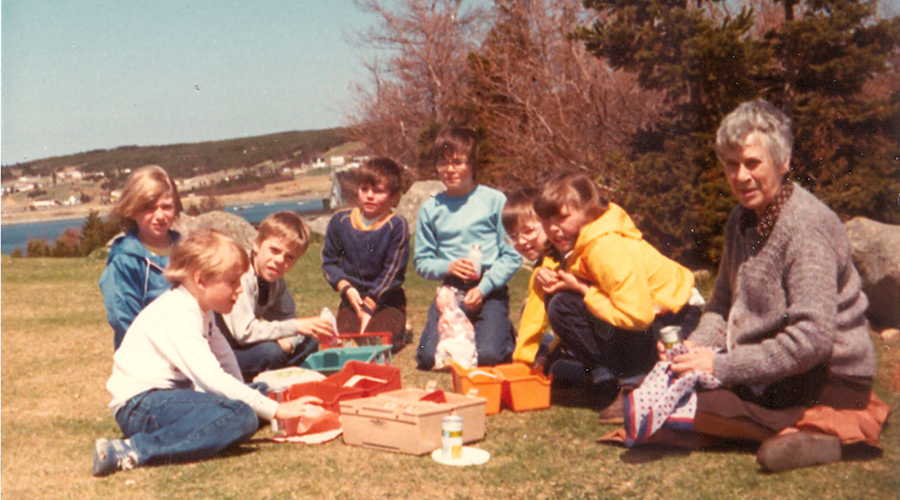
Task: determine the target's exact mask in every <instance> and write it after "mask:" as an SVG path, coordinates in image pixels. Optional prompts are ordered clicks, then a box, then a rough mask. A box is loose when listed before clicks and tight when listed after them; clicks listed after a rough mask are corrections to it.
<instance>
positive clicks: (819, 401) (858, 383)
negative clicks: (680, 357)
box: [694, 370, 872, 441]
mask: <svg viewBox="0 0 900 500" xmlns="http://www.w3.org/2000/svg"><path fill="white" fill-rule="evenodd" d="M814 372H816V371H814ZM814 372H810V373H806V374H804V376H803V377H797V378H789V379H785V380H783V381H780V382H777V383H775V384H772V385H770V386H769V387H767V388H766V390H765V391H764V392H763V393H762V394H759V395H757V394H756V393H754V392H753V391H752V390H751V389H750V388H749V387H747V386H736V387H731V388H727V389H713V390H709V391H700V392H698V393H697V414H696V416H695V421H694V430H695V431H696V432H701V433H704V434H711V435H714V436H720V437H734V438H739V439H752V440H756V441H759V440H763V439H765V438H767V437H769V436H772V435H775V434H777V433H778V432H780V431H781V430H783V429H785V428H788V427H793V426H794V425H796V424H797V422H798V421H799V420H800V419H801V418H802V417H803V415H804V413H805V412H806V411H807V410H808V409H810V408H813V407H820V406H824V407H829V408H832V409H835V410H844V409H847V410H864V409H866V408H867V407H868V406H869V403H870V399H871V395H872V379H871V378H864V377H834V376H831V377H826V376H825V373H824V370H822V372H821V373H814Z"/></svg>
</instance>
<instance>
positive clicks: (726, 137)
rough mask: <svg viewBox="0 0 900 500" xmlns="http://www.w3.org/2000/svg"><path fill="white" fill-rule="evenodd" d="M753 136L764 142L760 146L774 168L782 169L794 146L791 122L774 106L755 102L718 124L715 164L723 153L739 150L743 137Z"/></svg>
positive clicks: (744, 104)
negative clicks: (763, 148)
mask: <svg viewBox="0 0 900 500" xmlns="http://www.w3.org/2000/svg"><path fill="white" fill-rule="evenodd" d="M753 132H757V133H759V134H760V135H761V136H763V137H764V138H765V142H764V146H765V148H766V150H767V151H768V153H769V158H770V159H771V160H772V161H773V162H774V163H775V164H776V165H783V164H784V163H785V162H787V161H789V160H790V159H791V152H792V147H793V142H794V137H793V134H792V133H791V119H790V118H788V117H787V116H786V115H785V114H784V113H782V112H781V111H779V110H778V108H776V107H775V106H772V105H771V104H769V103H768V102H766V101H764V100H762V99H757V100H755V101H748V102H745V103H743V104H741V105H740V106H738V107H737V108H736V109H735V110H734V111H732V112H731V113H728V116H726V117H725V118H724V119H723V120H722V123H721V125H719V131H718V132H716V156H718V157H719V161H722V154H723V153H724V152H726V151H730V150H733V149H737V148H743V147H744V141H745V140H746V139H747V136H748V135H750V134H752V133H753Z"/></svg>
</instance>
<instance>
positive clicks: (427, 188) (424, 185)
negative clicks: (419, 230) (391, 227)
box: [397, 181, 447, 231]
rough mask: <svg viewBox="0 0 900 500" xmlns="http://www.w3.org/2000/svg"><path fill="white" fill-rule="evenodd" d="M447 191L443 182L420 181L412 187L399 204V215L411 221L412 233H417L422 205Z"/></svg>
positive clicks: (410, 228)
mask: <svg viewBox="0 0 900 500" xmlns="http://www.w3.org/2000/svg"><path fill="white" fill-rule="evenodd" d="M445 189H447V188H446V187H445V186H444V184H443V183H442V182H441V181H418V182H416V183H414V184H413V185H412V186H410V188H409V190H408V191H406V194H404V195H403V197H402V198H400V203H398V204H397V213H398V214H399V215H402V216H403V217H405V218H406V220H407V221H409V230H410V231H415V227H416V218H417V217H418V215H419V208H420V207H421V206H422V203H425V200H427V199H429V198H431V197H432V196H434V195H436V194H438V193H442V192H443V191H444V190H445Z"/></svg>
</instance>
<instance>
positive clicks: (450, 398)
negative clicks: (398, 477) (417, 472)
mask: <svg viewBox="0 0 900 500" xmlns="http://www.w3.org/2000/svg"><path fill="white" fill-rule="evenodd" d="M486 402H487V400H486V399H485V398H480V397H470V396H463V395H460V394H453V393H450V392H443V391H428V390H422V389H400V390H397V391H390V392H385V393H382V394H379V395H377V396H373V397H370V398H362V399H353V400H349V401H341V403H340V407H341V423H342V425H343V427H344V442H345V443H347V444H352V445H355V446H367V447H370V448H378V449H381V450H388V451H397V452H400V453H407V454H410V455H424V454H425V453H430V452H432V451H434V450H436V449H438V448H440V447H441V423H442V419H443V418H444V417H446V416H447V415H458V416H460V417H462V418H463V442H464V443H472V442H475V441H480V440H481V439H484V415H485V403H486Z"/></svg>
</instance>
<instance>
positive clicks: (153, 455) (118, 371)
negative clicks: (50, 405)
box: [93, 229, 316, 476]
mask: <svg viewBox="0 0 900 500" xmlns="http://www.w3.org/2000/svg"><path fill="white" fill-rule="evenodd" d="M248 268H249V260H248V258H247V254H246V252H244V250H243V249H242V248H241V247H240V245H238V244H237V242H235V241H234V240H233V239H231V238H229V237H228V236H226V235H224V234H222V233H220V232H218V231H215V230H212V229H206V230H199V231H197V232H196V233H194V234H192V235H191V236H189V237H188V238H185V239H183V240H182V241H180V242H179V243H178V245H177V246H176V247H175V249H174V250H173V252H172V255H171V257H170V259H169V265H168V267H167V268H166V273H165V276H166V279H168V280H169V281H170V282H171V283H172V289H171V290H169V291H167V292H165V293H164V294H162V295H161V296H160V297H159V298H158V299H156V300H155V301H153V302H152V303H151V304H150V305H149V306H147V307H146V308H145V309H144V310H143V311H141V313H140V314H138V316H137V318H136V319H135V321H134V323H132V325H131V326H130V327H129V329H128V334H127V335H126V336H125V340H124V341H123V342H122V345H121V346H120V347H119V349H118V350H117V351H116V354H115V356H114V357H113V372H112V376H111V377H110V378H109V381H108V382H107V384H106V387H107V389H108V390H109V391H110V393H112V396H113V398H112V401H111V402H110V408H111V409H112V410H113V413H114V415H115V418H116V423H118V424H119V427H120V428H121V429H122V432H123V433H124V435H125V438H126V439H124V440H120V439H113V440H106V439H98V440H97V441H96V443H95V444H94V457H93V474H94V475H95V476H104V475H107V474H111V473H113V472H115V471H117V470H119V469H130V468H132V467H135V466H138V465H142V464H145V463H147V462H151V461H155V462H169V461H189V460H200V459H203V458H207V457H209V456H212V455H215V454H216V453H218V452H220V451H221V450H223V449H224V448H226V447H227V446H230V445H232V444H234V443H239V442H242V441H245V440H247V439H249V438H250V437H251V436H252V435H253V434H254V433H255V432H256V431H257V429H258V426H259V421H258V417H259V418H263V419H267V420H270V419H272V418H295V417H299V416H303V415H307V414H308V412H311V411H312V412H314V411H316V410H315V409H314V408H313V407H312V405H311V403H312V402H315V401H316V399H315V398H301V399H297V400H294V401H291V402H287V403H277V402H275V401H273V400H271V399H269V398H267V397H266V396H264V395H263V394H262V393H260V392H259V391H257V390H255V389H253V388H251V387H249V386H247V385H245V384H244V382H243V379H242V378H241V374H240V370H239V368H238V364H237V361H236V359H235V356H234V353H233V352H232V350H231V347H230V346H229V345H228V342H227V341H226V340H225V338H224V337H223V336H222V334H221V333H220V332H219V330H218V328H216V326H215V323H214V321H213V312H214V311H215V312H219V313H222V314H226V313H228V312H230V311H231V308H232V307H233V306H234V303H235V301H236V300H237V297H238V295H239V294H240V293H241V275H242V274H244V272H246V271H247V269H248Z"/></svg>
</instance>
